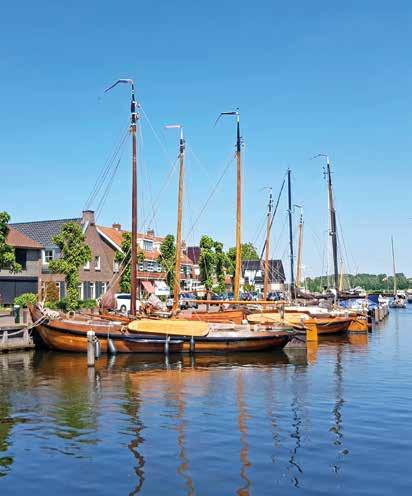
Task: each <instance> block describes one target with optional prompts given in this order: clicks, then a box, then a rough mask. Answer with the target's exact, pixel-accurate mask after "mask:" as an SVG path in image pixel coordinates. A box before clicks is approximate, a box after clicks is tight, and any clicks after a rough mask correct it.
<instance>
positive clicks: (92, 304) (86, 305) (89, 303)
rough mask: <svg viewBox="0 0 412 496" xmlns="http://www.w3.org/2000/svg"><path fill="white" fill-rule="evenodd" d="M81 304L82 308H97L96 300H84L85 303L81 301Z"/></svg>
mask: <svg viewBox="0 0 412 496" xmlns="http://www.w3.org/2000/svg"><path fill="white" fill-rule="evenodd" d="M79 303H80V308H90V309H93V308H96V307H97V303H96V300H83V301H80V302H79Z"/></svg>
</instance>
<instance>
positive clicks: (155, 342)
mask: <svg viewBox="0 0 412 496" xmlns="http://www.w3.org/2000/svg"><path fill="white" fill-rule="evenodd" d="M39 317H40V314H39V313H36V311H34V312H33V320H37V319H38V318H39ZM36 330H37V333H38V336H39V337H40V338H41V340H42V342H43V344H45V345H46V346H47V347H48V348H50V349H53V350H59V351H70V352H77V353H86V352H87V331H89V330H93V331H94V332H95V334H96V337H97V339H98V340H99V343H100V349H101V352H102V353H107V352H108V336H109V337H110V339H111V340H112V342H113V344H114V347H115V349H116V352H118V353H165V351H166V348H165V345H166V340H167V338H166V336H159V335H150V334H144V335H143V334H137V333H129V332H128V331H127V330H125V329H124V327H123V326H120V325H114V324H108V323H101V322H93V321H89V322H86V321H84V322H82V321H75V320H73V321H65V320H52V321H50V322H49V323H47V324H42V325H39V326H37V327H36ZM292 335H293V333H291V332H288V331H285V330H280V331H273V330H262V331H260V330H259V331H250V330H249V331H246V330H245V331H238V330H237V331H236V330H234V331H233V330H218V329H212V330H211V331H210V333H209V334H208V335H207V336H205V337H199V338H195V339H194V349H193V342H192V343H191V338H190V337H189V336H187V337H171V338H170V339H169V340H168V352H169V353H190V352H195V353H227V352H242V351H267V350H272V349H282V348H283V347H284V346H285V345H286V344H287V343H288V342H289V340H290V339H291V337H292Z"/></svg>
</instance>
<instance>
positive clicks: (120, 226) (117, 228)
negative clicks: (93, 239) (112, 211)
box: [112, 223, 122, 231]
mask: <svg viewBox="0 0 412 496" xmlns="http://www.w3.org/2000/svg"><path fill="white" fill-rule="evenodd" d="M112 227H113V229H116V231H121V230H122V225H121V224H117V223H114V224H112Z"/></svg>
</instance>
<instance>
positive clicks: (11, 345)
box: [0, 315, 34, 353]
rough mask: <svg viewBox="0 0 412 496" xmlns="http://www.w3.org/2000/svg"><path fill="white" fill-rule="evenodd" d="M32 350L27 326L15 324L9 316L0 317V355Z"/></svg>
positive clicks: (31, 340)
mask: <svg viewBox="0 0 412 496" xmlns="http://www.w3.org/2000/svg"><path fill="white" fill-rule="evenodd" d="M29 348H34V342H33V338H32V337H31V335H30V333H29V330H28V328H27V324H15V323H14V318H13V317H12V316H10V315H1V316H0V353H2V352H8V351H14V350H27V349H29Z"/></svg>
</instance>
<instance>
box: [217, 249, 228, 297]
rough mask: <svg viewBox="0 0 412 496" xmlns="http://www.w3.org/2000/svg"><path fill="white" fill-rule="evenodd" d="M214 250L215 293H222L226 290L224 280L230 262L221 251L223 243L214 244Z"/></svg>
mask: <svg viewBox="0 0 412 496" xmlns="http://www.w3.org/2000/svg"><path fill="white" fill-rule="evenodd" d="M214 250H215V260H214V262H215V267H214V268H215V276H216V282H217V286H216V287H215V291H216V293H220V294H221V293H224V292H225V289H226V284H225V278H226V272H227V271H228V270H229V268H230V267H231V261H230V260H229V257H228V256H227V255H226V253H225V252H224V251H223V243H220V241H215V242H214Z"/></svg>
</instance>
